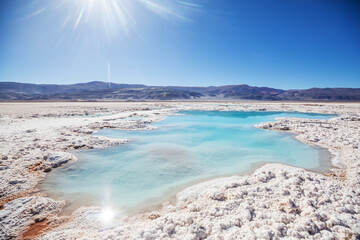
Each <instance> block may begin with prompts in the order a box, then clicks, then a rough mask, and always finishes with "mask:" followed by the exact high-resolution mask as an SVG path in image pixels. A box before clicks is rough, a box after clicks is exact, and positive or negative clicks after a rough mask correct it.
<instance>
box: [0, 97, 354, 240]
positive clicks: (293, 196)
mask: <svg viewBox="0 0 360 240" xmlns="http://www.w3.org/2000/svg"><path fill="white" fill-rule="evenodd" d="M179 110H217V111H290V112H292V111H299V112H314V113H327V114H339V116H338V117H334V118H332V119H329V120H309V119H297V118H282V119H278V120H277V121H276V122H272V123H262V124H259V125H258V126H257V127H259V128H262V129H264V130H279V131H288V132H293V133H296V134H298V136H297V138H298V139H299V140H301V141H303V142H306V143H309V144H315V145H318V146H321V147H325V148H328V149H329V150H330V151H332V153H333V154H334V155H336V157H334V158H333V159H332V164H333V165H334V167H335V168H334V169H332V172H331V174H328V175H323V174H319V173H314V172H309V171H306V170H303V169H300V168H295V167H289V166H285V165H281V164H266V165H265V166H262V167H260V168H259V169H257V170H256V171H255V172H254V173H252V174H250V175H246V176H233V177H227V178H220V179H214V180H211V181H206V182H203V183H199V184H196V185H194V186H191V187H188V188H186V189H185V190H183V191H181V192H179V193H178V194H177V201H176V203H175V204H170V203H164V206H163V208H162V209H161V210H159V211H156V212H155V211H153V212H147V213H143V214H138V215H135V216H130V217H127V216H122V215H121V213H115V214H116V220H114V221H110V222H108V221H106V219H104V216H106V214H105V215H104V211H103V209H100V208H98V207H88V208H80V209H78V210H77V211H75V212H74V213H73V214H72V215H71V216H70V217H59V216H58V213H59V212H60V211H61V209H62V207H63V206H64V202H63V201H61V199H56V200H54V199H50V198H48V197H46V196H43V195H42V194H41V193H37V194H34V191H35V190H36V189H35V186H36V184H37V183H38V182H39V181H40V180H42V179H43V178H44V177H45V175H46V173H47V172H49V171H52V170H53V169H55V168H57V167H60V166H62V165H64V164H71V162H73V161H76V160H77V159H76V158H75V157H74V156H73V155H71V154H70V153H68V152H67V151H69V150H73V149H91V148H103V147H108V146H114V145H118V144H124V143H126V142H127V140H126V139H111V138H106V137H99V136H94V135H92V134H91V133H93V132H95V131H97V130H99V129H103V128H118V129H131V130H137V129H151V128H152V126H151V125H149V124H151V123H152V122H155V121H160V120H162V119H163V118H164V117H166V116H167V115H169V114H174V113H175V112H176V111H179ZM359 114H360V104H357V103H284V102H276V103H268V102H233V103H230V102H228V103H225V102H221V103H209V102H202V103H197V102H182V103H180V102H161V103H155V102H154V103H95V102H94V103H0V127H1V131H0V138H1V146H0V149H1V151H0V209H1V210H0V239H20V238H35V237H37V238H39V239H279V238H285V239H302V238H307V239H358V238H359V237H360V149H359V147H360V115H359ZM139 116H141V117H143V118H142V119H139V118H137V117H139ZM133 117H136V118H134V119H132V118H133Z"/></svg>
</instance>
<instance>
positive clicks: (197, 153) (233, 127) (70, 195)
mask: <svg viewBox="0 0 360 240" xmlns="http://www.w3.org/2000/svg"><path fill="white" fill-rule="evenodd" d="M183 113H184V115H182V116H170V117H168V118H167V119H165V120H164V121H161V122H159V123H156V124H154V125H156V126H157V127H158V128H157V129H156V130H151V131H120V130H103V131H100V132H99V133H97V134H98V135H103V136H108V137H116V138H127V139H130V140H131V142H130V143H128V144H124V145H121V146H118V147H113V148H106V149H99V150H87V151H76V152H75V155H76V156H77V157H78V158H79V161H77V162H75V163H74V164H71V165H69V166H66V167H62V168H59V169H56V170H54V171H52V172H51V173H49V174H48V175H47V177H46V179H45V181H44V182H43V183H41V184H40V189H41V190H43V191H45V192H46V193H48V194H49V195H50V196H51V197H54V198H56V199H65V200H67V206H66V208H65V211H66V210H67V211H72V210H74V209H76V208H78V207H79V206H81V205H85V206H90V205H98V206H105V207H108V206H111V207H116V208H119V209H122V210H123V211H124V212H128V213H130V212H133V211H134V210H139V209H142V208H143V207H150V206H152V205H155V204H158V203H161V202H163V201H164V200H166V199H167V198H169V195H171V194H173V193H174V192H176V191H178V190H179V188H181V187H183V186H186V185H189V184H191V183H194V182H198V181H201V180H205V179H209V178H213V177H218V176H228V175H233V174H241V173H246V172H249V171H250V170H252V169H253V168H254V166H256V165H259V163H266V162H279V163H284V164H289V165H293V166H298V167H303V168H306V169H311V170H316V171H327V170H328V169H329V168H330V164H329V156H330V155H329V153H328V152H327V151H326V150H324V149H321V148H318V147H314V146H311V145H307V144H303V143H301V142H299V141H297V140H296V139H295V138H294V136H293V135H292V134H286V133H282V132H277V131H266V130H262V129H258V128H255V127H254V125H255V124H258V123H261V122H266V121H272V120H274V118H278V117H301V118H316V119H324V118H329V117H330V116H329V115H321V114H302V113H275V112H205V111H191V112H183ZM170 193H171V194H170Z"/></svg>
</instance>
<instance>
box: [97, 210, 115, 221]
mask: <svg viewBox="0 0 360 240" xmlns="http://www.w3.org/2000/svg"><path fill="white" fill-rule="evenodd" d="M114 218H115V212H114V211H113V210H112V209H111V208H104V209H103V210H102V212H101V215H100V220H101V221H102V222H103V223H104V224H109V223H111V222H112V221H113V220H114Z"/></svg>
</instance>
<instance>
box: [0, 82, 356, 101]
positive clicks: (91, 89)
mask: <svg viewBox="0 0 360 240" xmlns="http://www.w3.org/2000/svg"><path fill="white" fill-rule="evenodd" d="M26 100H32V101H35V100H44V101H46V100H49V101H50V100H55V101H56V100H58V101H76V100H84V101H85V100H91V101H101V100H119V101H127V100H139V101H140V100H271V101H360V88H309V89H291V90H283V89H277V88H270V87H257V86H249V85H247V84H239V85H224V86H209V87H198V86H197V87H188V86H147V85H143V84H124V83H108V82H101V81H93V82H88V83H76V84H64V85H61V84H32V83H18V82H0V101H26Z"/></svg>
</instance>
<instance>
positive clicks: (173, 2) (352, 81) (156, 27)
mask: <svg viewBox="0 0 360 240" xmlns="http://www.w3.org/2000/svg"><path fill="white" fill-rule="evenodd" d="M0 11H1V12H0V81H15V82H27V83H47V84H49V83H56V84H68V83H78V82H89V81H107V80H108V70H109V69H108V68H109V66H110V73H111V74H110V75H111V81H112V82H118V83H142V84H147V85H187V86H210V85H228V84H244V83H245V84H249V85H252V86H268V87H275V88H283V89H294V88H298V89H299V88H300V89H301V88H310V87H357V88H359V87H360V1H347V0H343V1H340V0H327V1H325V0H271V1H270V0H262V1H260V0H181V1H180V0H179V1H177V0H76V1H75V0H1V1H0Z"/></svg>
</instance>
